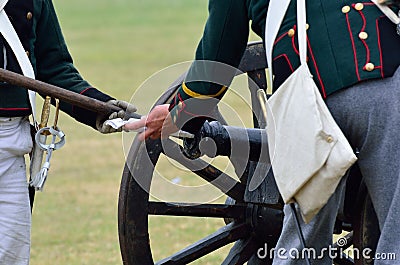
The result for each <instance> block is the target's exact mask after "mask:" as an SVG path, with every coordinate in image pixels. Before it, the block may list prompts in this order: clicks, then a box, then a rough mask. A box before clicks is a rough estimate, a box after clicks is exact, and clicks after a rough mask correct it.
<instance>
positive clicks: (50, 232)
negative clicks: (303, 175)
mask: <svg viewBox="0 0 400 265" xmlns="http://www.w3.org/2000/svg"><path fill="white" fill-rule="evenodd" d="M54 5H55V8H56V11H57V13H58V16H59V20H60V24H61V27H62V29H63V32H64V35H65V38H66V41H67V44H68V47H69V50H70V52H71V54H72V56H73V58H74V61H75V65H76V66H77V68H78V69H79V70H80V72H81V74H82V75H83V76H84V78H86V79H87V80H89V82H90V83H91V84H92V85H93V86H95V87H98V88H100V89H101V90H103V91H105V92H107V93H109V94H111V95H112V96H114V97H116V98H119V99H124V100H129V99H130V98H131V97H132V95H133V93H134V92H135V90H136V89H137V88H138V87H139V86H140V85H141V83H142V82H144V81H145V80H146V79H147V78H148V77H149V76H151V75H152V74H153V73H155V72H157V71H159V70H161V69H163V68H165V67H168V66H170V65H173V64H176V63H179V62H182V61H187V60H191V59H192V58H193V56H194V51H195V48H196V46H197V43H198V41H199V39H200V37H201V33H202V29H203V26H204V23H205V20H206V17H207V1H206V0H168V1H166V0H113V1H109V0H85V1H79V0H68V1H66V0H64V1H61V0H54ZM174 78H175V77H173V79H174ZM167 85H168V83H166V84H165V86H163V85H160V87H159V88H157V87H156V88H155V91H159V93H160V94H161V92H162V91H164V90H165V89H166V87H167ZM157 93H158V92H157ZM160 94H157V95H154V94H152V95H149V97H148V101H147V99H146V98H144V99H143V102H142V101H141V102H138V105H140V106H142V105H143V106H148V107H150V106H151V105H152V103H153V98H154V97H155V98H157V97H158V96H159V95H160ZM139 110H140V112H141V113H144V112H145V110H144V109H139ZM59 124H60V127H61V128H62V129H63V131H64V132H65V133H66V135H67V144H66V146H65V147H63V149H62V150H60V151H57V152H55V153H54V155H53V159H52V166H51V170H50V176H49V179H48V181H47V183H46V186H45V190H44V192H42V193H38V194H37V195H36V201H35V206H34V213H33V225H32V250H31V253H32V257H31V264H32V265H47V264H51V265H54V264H57V265H63V264H68V265H74V264H96V265H97V264H121V263H122V262H121V257H120V252H119V243H118V231H117V203H118V191H119V184H120V179H121V174H122V169H123V165H124V160H125V157H124V152H123V147H122V140H121V139H122V137H121V134H113V135H100V134H99V133H97V132H96V131H94V130H93V129H91V128H88V127H85V126H82V125H80V124H78V123H77V122H75V121H74V120H73V119H71V118H69V117H68V116H65V115H62V116H61V118H60V122H59ZM160 170H161V171H163V170H169V169H163V168H161V169H160ZM150 221H151V223H152V227H153V228H152V245H153V249H154V255H155V258H156V259H159V258H161V257H165V256H166V255H168V254H170V253H171V252H172V251H174V250H178V249H181V248H182V247H183V246H185V245H187V244H188V243H190V242H193V241H194V239H196V238H200V237H202V236H204V235H207V234H208V233H211V232H213V231H214V230H215V229H216V228H219V227H220V226H221V225H222V223H221V221H220V220H218V221H216V220H211V219H199V218H198V219H197V220H193V218H191V219H190V220H185V219H182V218H166V219H162V218H161V219H160V218H159V219H157V220H150ZM225 252H226V250H222V251H221V252H220V253H219V254H217V255H214V256H212V257H206V258H204V259H202V260H200V261H198V262H196V264H217V263H218V262H220V261H221V260H222V259H223V256H224V255H225V254H224V253H225Z"/></svg>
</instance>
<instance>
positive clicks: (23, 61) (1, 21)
mask: <svg viewBox="0 0 400 265" xmlns="http://www.w3.org/2000/svg"><path fill="white" fill-rule="evenodd" d="M7 2H8V0H0V8H1V10H0V33H1V34H2V35H3V37H4V39H5V40H6V41H7V43H8V44H9V45H10V47H11V49H12V51H13V52H14V55H15V57H16V58H17V61H18V64H19V66H20V67H21V70H22V73H23V75H24V76H27V77H30V78H33V79H34V78H35V72H34V71H33V67H32V64H31V62H30V61H29V58H28V55H27V54H26V53H25V50H24V47H23V46H22V43H21V41H20V39H19V37H18V34H17V32H16V31H15V29H14V27H13V25H12V24H11V21H10V19H9V18H8V16H7V14H6V12H5V11H4V6H5V5H6V4H7ZM28 95H29V102H30V104H31V108H32V116H33V122H34V124H35V126H36V125H37V122H36V118H35V117H36V93H35V92H34V91H31V90H28Z"/></svg>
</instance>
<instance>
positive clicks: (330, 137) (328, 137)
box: [326, 135, 334, 143]
mask: <svg viewBox="0 0 400 265" xmlns="http://www.w3.org/2000/svg"><path fill="white" fill-rule="evenodd" d="M333 140H334V139H333V137H332V136H330V135H328V136H327V137H326V141H327V142H328V143H332V142H333Z"/></svg>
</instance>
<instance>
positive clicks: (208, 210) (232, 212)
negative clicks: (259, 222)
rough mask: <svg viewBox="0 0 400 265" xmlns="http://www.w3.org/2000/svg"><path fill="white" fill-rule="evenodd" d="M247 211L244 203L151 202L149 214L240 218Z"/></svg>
mask: <svg viewBox="0 0 400 265" xmlns="http://www.w3.org/2000/svg"><path fill="white" fill-rule="evenodd" d="M245 211H246V206H244V205H226V204H188V203H168V202H149V206H148V214H149V215H169V216H190V217H219V218H240V217H243V216H244V214H245Z"/></svg>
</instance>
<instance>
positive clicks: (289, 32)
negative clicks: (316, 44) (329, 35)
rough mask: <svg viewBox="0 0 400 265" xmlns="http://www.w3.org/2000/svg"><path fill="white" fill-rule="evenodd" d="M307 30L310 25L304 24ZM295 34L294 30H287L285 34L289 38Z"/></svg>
mask: <svg viewBox="0 0 400 265" xmlns="http://www.w3.org/2000/svg"><path fill="white" fill-rule="evenodd" d="M309 28H310V25H309V24H306V30H308V29H309ZM295 33H296V31H295V30H294V29H289V30H288V32H287V34H288V36H289V37H290V38H291V37H293V36H294V34H295Z"/></svg>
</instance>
